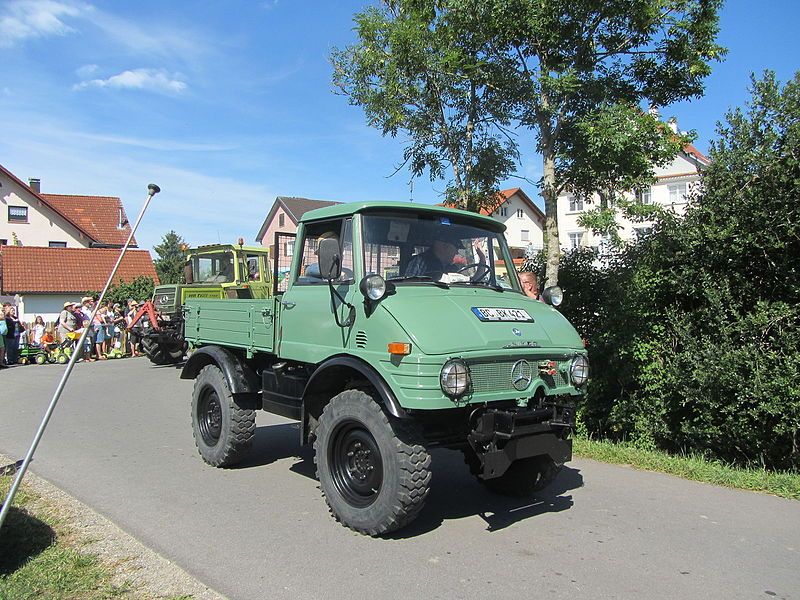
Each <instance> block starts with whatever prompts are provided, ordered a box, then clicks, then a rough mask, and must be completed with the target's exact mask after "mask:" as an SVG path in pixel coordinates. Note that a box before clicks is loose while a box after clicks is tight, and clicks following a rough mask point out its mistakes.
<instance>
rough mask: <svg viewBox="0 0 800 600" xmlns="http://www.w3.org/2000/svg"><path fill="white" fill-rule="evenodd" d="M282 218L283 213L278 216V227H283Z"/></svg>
mask: <svg viewBox="0 0 800 600" xmlns="http://www.w3.org/2000/svg"><path fill="white" fill-rule="evenodd" d="M283 217H284V214H283V213H281V214H279V215H278V227H283Z"/></svg>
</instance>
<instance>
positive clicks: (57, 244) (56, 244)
mask: <svg viewBox="0 0 800 600" xmlns="http://www.w3.org/2000/svg"><path fill="white" fill-rule="evenodd" d="M47 245H48V246H50V247H51V248H66V247H67V242H47Z"/></svg>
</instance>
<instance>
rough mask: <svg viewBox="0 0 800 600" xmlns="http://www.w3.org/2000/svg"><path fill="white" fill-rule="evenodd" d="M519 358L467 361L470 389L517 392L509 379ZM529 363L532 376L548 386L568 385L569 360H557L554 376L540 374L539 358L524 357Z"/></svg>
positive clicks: (475, 390) (474, 390)
mask: <svg viewBox="0 0 800 600" xmlns="http://www.w3.org/2000/svg"><path fill="white" fill-rule="evenodd" d="M517 360H519V359H513V360H502V361H475V362H470V363H468V365H469V372H470V375H472V391H473V392H474V393H477V394H479V393H481V392H504V391H513V392H517V390H516V389H515V388H514V385H513V381H512V379H511V370H512V368H513V367H514V364H515V363H516V362H517ZM525 360H527V361H528V363H529V364H530V367H531V370H532V372H533V378H534V379H536V378H537V377H540V378H541V379H542V381H544V382H545V384H546V385H547V386H548V387H550V388H555V387H563V386H566V385H569V373H568V371H565V369H567V368H568V365H569V361H564V360H562V361H557V367H556V368H557V369H558V371H557V373H556V374H555V375H554V376H551V375H540V374H539V362H541V359H525Z"/></svg>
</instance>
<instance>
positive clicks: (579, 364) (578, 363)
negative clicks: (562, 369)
mask: <svg viewBox="0 0 800 600" xmlns="http://www.w3.org/2000/svg"><path fill="white" fill-rule="evenodd" d="M569 377H570V379H572V384H573V385H574V386H575V387H580V386H582V385H583V384H584V383H586V380H587V379H589V359H587V358H586V357H585V356H584V355H583V354H578V356H576V357H575V358H573V359H572V364H571V365H570V366H569Z"/></svg>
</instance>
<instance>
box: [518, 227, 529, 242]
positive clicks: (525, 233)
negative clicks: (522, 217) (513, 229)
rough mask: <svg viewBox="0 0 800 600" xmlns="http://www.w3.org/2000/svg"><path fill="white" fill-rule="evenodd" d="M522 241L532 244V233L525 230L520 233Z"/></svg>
mask: <svg viewBox="0 0 800 600" xmlns="http://www.w3.org/2000/svg"><path fill="white" fill-rule="evenodd" d="M519 235H520V239H521V240H522V241H523V242H530V241H531V232H530V231H529V230H528V229H523V230H522V231H520V232H519Z"/></svg>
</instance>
